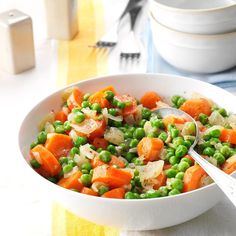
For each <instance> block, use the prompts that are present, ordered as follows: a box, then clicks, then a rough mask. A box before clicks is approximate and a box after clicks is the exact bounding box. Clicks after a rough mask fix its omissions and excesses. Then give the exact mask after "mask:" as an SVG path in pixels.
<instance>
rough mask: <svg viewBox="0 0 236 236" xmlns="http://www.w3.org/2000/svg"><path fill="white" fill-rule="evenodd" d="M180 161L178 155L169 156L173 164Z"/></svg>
mask: <svg viewBox="0 0 236 236" xmlns="http://www.w3.org/2000/svg"><path fill="white" fill-rule="evenodd" d="M179 161H180V159H179V158H178V157H176V156H171V157H170V158H169V162H170V164H171V165H175V164H177V163H179Z"/></svg>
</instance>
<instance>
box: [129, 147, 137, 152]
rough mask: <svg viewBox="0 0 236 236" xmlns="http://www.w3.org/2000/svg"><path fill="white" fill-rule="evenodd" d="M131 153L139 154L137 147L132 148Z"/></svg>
mask: <svg viewBox="0 0 236 236" xmlns="http://www.w3.org/2000/svg"><path fill="white" fill-rule="evenodd" d="M129 152H134V153H136V152H137V148H136V147H135V148H130V149H129Z"/></svg>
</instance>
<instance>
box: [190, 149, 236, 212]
mask: <svg viewBox="0 0 236 236" xmlns="http://www.w3.org/2000/svg"><path fill="white" fill-rule="evenodd" d="M188 153H189V155H190V156H192V157H193V159H194V160H196V162H197V163H198V164H199V165H200V166H201V167H202V168H203V169H204V170H205V171H206V172H207V174H209V176H210V177H211V178H212V179H213V180H214V181H215V183H216V184H217V185H218V186H219V187H220V189H221V190H222V191H223V192H224V193H225V194H226V196H227V197H228V198H229V199H230V200H231V202H232V203H233V204H234V206H235V207H236V179H234V178H233V177H232V176H230V175H228V174H226V173H225V172H223V171H221V170H220V169H219V168H217V167H215V166H214V165H212V164H210V163H209V162H208V161H207V160H205V159H204V158H202V157H201V156H200V155H199V154H198V153H197V152H195V151H194V150H193V149H192V148H191V149H190V150H189V152H188Z"/></svg>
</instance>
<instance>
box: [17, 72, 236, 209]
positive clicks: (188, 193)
mask: <svg viewBox="0 0 236 236" xmlns="http://www.w3.org/2000/svg"><path fill="white" fill-rule="evenodd" d="M147 75H148V76H155V77H158V76H164V77H175V78H179V79H182V80H188V81H189V80H191V81H194V82H197V83H200V84H202V85H206V84H207V86H209V87H214V88H215V87H217V86H215V85H213V84H210V83H207V82H204V81H201V80H197V79H194V78H190V77H187V76H180V75H172V74H167V73H122V74H109V75H102V76H93V77H90V78H89V79H87V80H83V81H78V82H75V83H72V84H70V85H66V86H63V87H62V88H59V89H56V90H54V91H52V92H50V94H48V95H46V96H44V98H42V99H41V100H40V101H38V102H37V103H36V104H35V105H34V106H33V108H31V109H30V110H29V111H28V113H27V114H26V115H25V116H24V117H23V119H22V120H21V122H20V126H19V128H18V135H17V136H18V142H17V143H18V145H17V148H18V150H19V152H20V155H21V157H20V160H21V161H22V162H23V165H24V166H25V167H26V166H28V167H26V168H27V170H28V173H29V172H30V173H32V174H33V173H34V174H33V175H34V178H38V179H39V180H40V179H41V180H42V183H44V185H46V184H47V185H48V184H49V185H48V186H51V187H53V188H55V189H56V191H63V192H65V194H71V195H73V196H76V195H77V196H79V197H82V198H88V197H89V198H91V199H92V198H93V199H95V198H96V199H97V201H100V202H107V201H108V202H109V201H112V202H119V203H121V202H123V203H122V204H128V203H130V202H132V204H138V203H139V202H152V201H165V200H167V199H172V198H180V197H181V196H188V195H191V194H194V193H196V192H200V191H204V190H205V189H210V188H215V187H217V185H216V183H214V182H213V183H211V184H209V185H206V186H204V187H201V188H198V189H195V190H192V191H189V192H184V193H180V194H177V195H172V196H165V197H160V198H147V199H116V198H103V197H97V196H91V195H87V194H82V193H80V192H75V191H71V190H69V189H66V188H63V187H61V186H58V185H57V184H54V183H52V182H50V181H49V180H47V179H46V178H44V177H43V176H41V175H40V174H38V173H37V172H36V171H35V170H34V169H33V168H32V167H31V166H30V165H29V163H28V161H27V159H26V158H25V157H24V155H23V153H22V151H21V145H20V140H21V136H20V133H21V129H22V125H23V124H24V122H25V120H26V119H27V118H28V116H29V115H30V114H31V113H32V112H33V111H34V109H36V107H38V106H39V105H40V104H42V103H43V102H45V101H46V100H48V99H49V98H50V97H51V96H54V95H56V94H58V93H61V92H63V91H64V90H66V89H68V88H71V87H74V86H78V85H80V84H86V83H89V82H90V81H99V80H101V79H103V80H104V79H106V78H110V77H127V76H147ZM217 88H218V89H220V90H224V89H221V88H220V87H217ZM224 92H225V93H226V94H228V95H229V96H232V97H235V96H234V95H233V94H231V93H230V92H228V91H226V90H224ZM235 99H236V98H235ZM230 175H235V176H236V170H235V171H234V172H232V173H231V174H230ZM36 176H38V177H36Z"/></svg>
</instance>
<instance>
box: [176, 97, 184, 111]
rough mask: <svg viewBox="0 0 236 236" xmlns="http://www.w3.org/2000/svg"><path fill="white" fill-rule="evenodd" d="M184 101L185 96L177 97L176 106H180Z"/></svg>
mask: <svg viewBox="0 0 236 236" xmlns="http://www.w3.org/2000/svg"><path fill="white" fill-rule="evenodd" d="M185 101H186V99H185V98H183V97H180V98H179V99H178V101H177V103H176V106H177V108H179V107H181V106H182V105H183V104H184V102H185Z"/></svg>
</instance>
